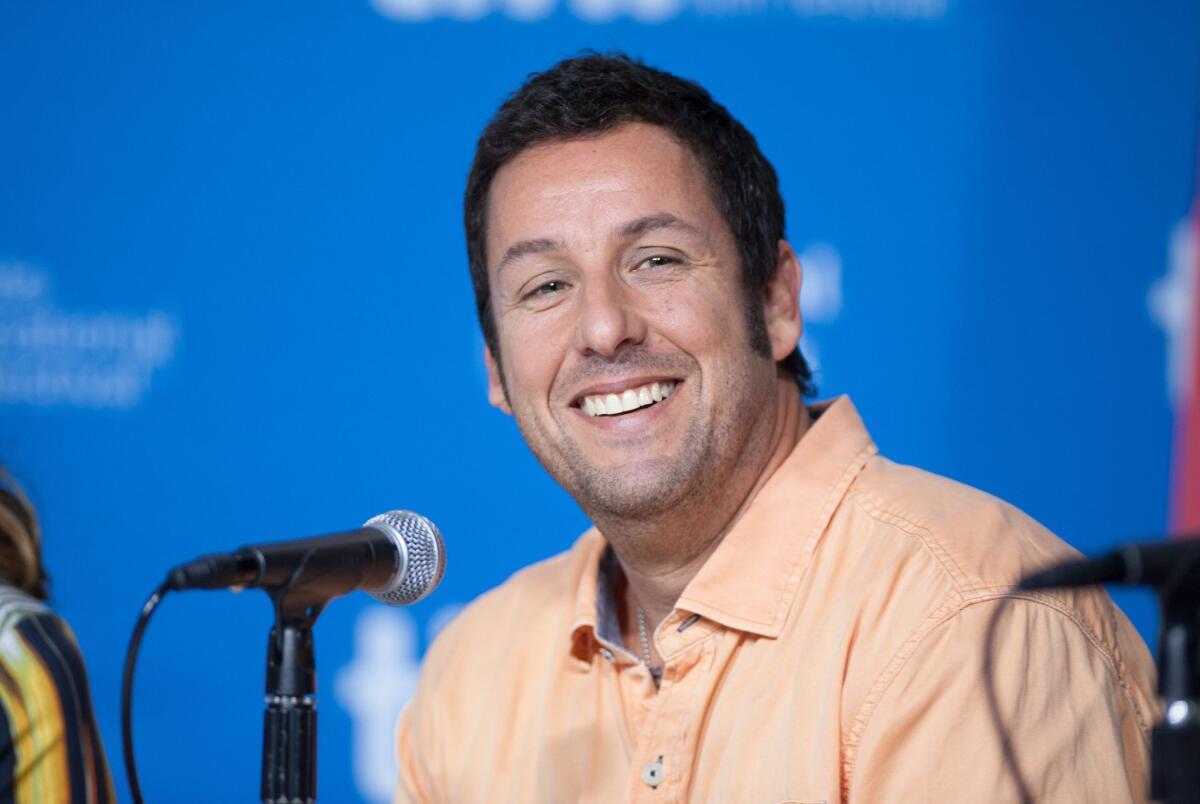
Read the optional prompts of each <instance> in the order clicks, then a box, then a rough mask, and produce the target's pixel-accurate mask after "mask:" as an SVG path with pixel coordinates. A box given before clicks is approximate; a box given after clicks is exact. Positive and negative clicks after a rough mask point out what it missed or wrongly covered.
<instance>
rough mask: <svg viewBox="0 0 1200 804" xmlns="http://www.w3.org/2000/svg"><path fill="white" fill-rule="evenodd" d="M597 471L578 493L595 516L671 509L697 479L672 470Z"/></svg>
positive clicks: (625, 515) (631, 515)
mask: <svg viewBox="0 0 1200 804" xmlns="http://www.w3.org/2000/svg"><path fill="white" fill-rule="evenodd" d="M647 474H648V473H641V472H639V473H634V474H630V473H619V472H609V473H595V474H591V475H589V476H588V477H587V478H584V479H583V480H582V482H581V483H579V484H578V485H577V486H576V489H575V493H574V497H575V499H576V501H577V502H578V503H579V505H580V507H581V508H583V510H584V511H585V512H587V513H588V515H589V516H591V517H592V518H593V519H598V518H604V517H620V518H622V519H631V518H649V517H654V516H657V515H661V514H666V513H669V512H670V511H671V510H672V509H674V508H676V507H677V506H678V505H679V504H680V503H681V502H683V501H684V500H686V499H687V498H688V496H689V495H690V493H691V492H692V487H693V486H694V482H689V478H686V477H680V476H677V475H672V474H666V475H664V474H654V475H651V476H647Z"/></svg>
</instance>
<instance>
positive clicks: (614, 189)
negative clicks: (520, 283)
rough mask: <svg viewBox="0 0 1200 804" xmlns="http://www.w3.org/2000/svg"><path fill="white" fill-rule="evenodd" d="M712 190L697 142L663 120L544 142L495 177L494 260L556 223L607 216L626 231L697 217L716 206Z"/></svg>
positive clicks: (551, 235)
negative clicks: (688, 141) (682, 138)
mask: <svg viewBox="0 0 1200 804" xmlns="http://www.w3.org/2000/svg"><path fill="white" fill-rule="evenodd" d="M698 196H699V197H698ZM710 196H711V193H710V192H709V188H708V185H707V182H706V180H705V176H704V173H703V171H702V169H701V167H700V165H699V162H698V160H696V159H695V157H694V156H693V155H692V153H691V149H690V148H688V147H687V146H684V145H683V144H681V143H680V142H679V141H678V140H677V139H676V138H675V137H674V136H673V135H672V134H671V133H670V132H668V131H666V130H665V129H663V128H660V127H658V126H651V125H647V124H644V123H634V124H628V125H625V126H622V127H620V128H618V129H614V130H613V131H611V132H608V133H606V134H603V135H598V136H591V137H587V138H578V139H570V140H556V141H553V142H548V143H542V144H539V145H536V146H533V147H530V148H528V149H527V150H525V151H523V152H522V153H520V154H518V155H517V156H516V157H515V158H514V159H513V160H511V161H510V162H509V163H508V164H506V165H505V166H504V167H503V168H501V170H500V171H498V172H497V174H496V177H495V179H494V180H493V182H492V187H491V191H490V192H489V195H488V213H487V215H488V220H487V232H488V252H489V259H488V262H489V264H491V265H495V264H496V263H497V262H498V261H499V260H500V259H501V258H502V254H500V253H497V252H499V251H503V250H506V249H508V248H509V247H511V246H512V245H513V244H514V243H515V242H517V241H533V240H538V241H541V240H553V239H555V238H557V237H558V236H559V233H557V232H554V231H552V229H553V228H554V227H556V226H566V227H578V226H581V225H591V224H593V223H600V224H602V225H603V228H604V229H607V230H611V231H612V233H614V234H619V233H621V230H623V229H624V228H625V227H633V228H637V227H641V228H643V229H645V228H660V227H662V226H663V225H664V224H667V223H675V224H678V223H681V222H689V221H690V223H691V224H693V225H694V224H695V223H697V222H696V221H694V220H691V219H693V218H695V217H697V214H700V215H703V214H705V213H707V212H709V211H710V209H711V208H712V207H711V197H710ZM592 216H602V217H604V220H603V221H593V220H591V219H590V218H591V217H592ZM668 219H672V220H668ZM632 233H634V234H635V233H636V232H632Z"/></svg>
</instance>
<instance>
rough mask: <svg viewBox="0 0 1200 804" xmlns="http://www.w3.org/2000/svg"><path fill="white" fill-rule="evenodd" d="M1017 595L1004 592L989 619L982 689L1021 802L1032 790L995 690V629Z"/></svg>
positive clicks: (1029, 802)
mask: <svg viewBox="0 0 1200 804" xmlns="http://www.w3.org/2000/svg"><path fill="white" fill-rule="evenodd" d="M1015 599H1016V598H1014V597H1012V596H1010V595H1005V596H1004V597H1001V598H1000V599H999V600H997V601H996V608H995V609H994V610H993V611H992V616H991V619H990V620H988V627H987V632H986V635H985V636H984V638H983V689H984V691H985V692H986V693H987V700H988V709H989V710H990V711H991V713H992V725H993V726H995V727H996V736H997V737H999V738H1000V753H1001V754H1002V755H1003V757H1004V767H1005V768H1006V769H1007V770H1008V773H1009V775H1010V776H1012V780H1013V784H1014V785H1016V788H1017V798H1018V800H1020V802H1021V804H1033V796H1032V795H1030V793H1029V786H1028V785H1026V784H1025V777H1023V776H1022V775H1021V766H1020V765H1018V764H1017V752H1016V749H1014V748H1013V742H1012V735H1011V734H1010V733H1009V731H1008V726H1007V725H1006V724H1005V722H1004V716H1003V714H1002V713H1001V712H1000V698H999V696H997V694H996V668H995V666H994V665H995V660H996V655H995V654H996V630H997V628H998V627H999V625H1000V615H1001V614H1003V613H1004V607H1005V605H1007V604H1009V603H1012V602H1013V600H1015Z"/></svg>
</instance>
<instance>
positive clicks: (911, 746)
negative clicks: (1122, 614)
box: [848, 599, 1149, 804]
mask: <svg viewBox="0 0 1200 804" xmlns="http://www.w3.org/2000/svg"><path fill="white" fill-rule="evenodd" d="M997 606H1001V607H1002V609H1001V611H1000V612H999V615H998V617H999V620H998V624H997V628H996V632H995V637H994V639H995V642H994V645H995V648H994V661H993V666H994V677H995V689H996V693H997V698H998V702H999V709H1000V712H1001V716H1002V719H1003V722H1004V724H1005V726H1006V728H1007V729H1008V733H1009V734H1010V735H1011V740H1012V745H1013V749H1014V752H1015V754H1016V759H1017V763H1018V764H1019V766H1020V770H1021V774H1022V777H1023V778H1024V780H1025V784H1026V786H1027V789H1028V790H1029V792H1030V794H1031V797H1032V798H1033V800H1034V801H1035V802H1043V801H1044V802H1056V804H1057V803H1059V802H1062V803H1064V804H1070V803H1071V802H1079V803H1080V804H1083V802H1096V801H1105V802H1143V801H1146V800H1147V799H1148V767H1149V765H1148V761H1149V759H1148V755H1149V743H1148V735H1147V732H1146V728H1147V723H1146V714H1147V713H1144V712H1141V711H1139V710H1138V707H1137V705H1136V703H1135V701H1134V700H1133V699H1132V697H1131V696H1130V695H1129V693H1128V688H1127V685H1126V684H1125V683H1124V679H1123V677H1122V674H1123V672H1124V668H1122V666H1121V665H1120V664H1119V662H1118V661H1117V660H1116V659H1115V658H1114V657H1113V656H1112V655H1111V654H1109V653H1108V652H1106V651H1105V650H1103V649H1102V648H1100V647H1099V643H1098V641H1097V640H1094V638H1093V637H1092V635H1091V634H1089V633H1088V632H1087V631H1086V630H1085V629H1084V626H1083V625H1082V624H1081V623H1079V622H1077V621H1076V619H1075V618H1074V617H1073V616H1072V613H1071V612H1070V610H1068V609H1065V608H1059V607H1058V606H1056V605H1055V604H1054V603H1053V602H1051V601H1048V600H1046V601H1043V600H1034V599H994V600H987V601H983V602H979V603H974V604H971V605H967V606H966V607H964V608H962V609H961V610H959V611H958V612H957V613H955V614H954V615H953V616H951V617H950V618H949V619H947V620H946V621H945V622H942V623H941V624H939V625H937V626H935V627H933V628H932V629H930V630H929V631H928V632H927V633H926V634H924V636H923V637H921V638H920V639H918V640H916V641H915V643H914V644H911V645H909V646H906V649H907V650H909V651H910V654H909V655H908V656H907V658H905V657H904V656H903V655H901V656H898V657H897V662H895V663H894V664H893V667H892V668H891V669H890V670H889V671H887V672H885V676H884V678H881V679H880V683H879V684H877V685H876V690H875V691H873V693H872V695H873V696H875V697H876V698H877V701H878V702H877V703H876V704H875V705H874V707H873V709H871V710H870V711H866V710H864V712H863V717H865V720H866V722H865V725H864V726H863V728H862V731H861V734H862V737H861V740H860V741H859V743H858V745H857V751H856V752H855V754H854V756H853V757H850V758H849V759H848V762H849V763H850V770H849V774H848V776H849V786H848V793H849V800H850V801H852V802H874V801H989V802H1008V801H1018V800H1019V797H1018V792H1017V787H1016V785H1015V783H1014V781H1013V777H1012V775H1011V773H1010V772H1009V770H1008V768H1007V766H1006V765H1005V763H1004V759H1003V755H1002V751H1001V743H1000V739H999V737H998V733H997V728H996V724H995V722H994V720H993V717H992V714H991V710H990V708H989V704H988V698H987V694H986V691H985V688H984V683H983V654H984V638H985V636H986V632H987V628H988V621H989V620H990V618H991V616H992V614H993V612H994V611H995V610H996V607H997ZM888 672H890V673H891V677H890V678H888ZM868 700H870V696H869V697H868Z"/></svg>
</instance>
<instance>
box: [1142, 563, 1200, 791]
mask: <svg viewBox="0 0 1200 804" xmlns="http://www.w3.org/2000/svg"><path fill="white" fill-rule="evenodd" d="M1171 580H1172V582H1171V583H1168V584H1164V585H1163V586H1162V587H1161V588H1160V589H1159V590H1158V591H1159V600H1160V604H1161V606H1162V623H1161V626H1160V627H1161V632H1160V634H1159V638H1158V691H1159V694H1160V695H1161V696H1162V699H1163V705H1164V706H1165V711H1164V715H1163V721H1162V722H1161V723H1159V724H1158V725H1157V726H1155V727H1154V731H1153V732H1152V735H1151V738H1150V797H1151V798H1152V799H1154V800H1155V801H1158V802H1161V804H1200V565H1197V564H1194V563H1193V565H1192V566H1190V567H1189V566H1187V563H1186V562H1185V563H1184V564H1183V565H1181V566H1180V568H1179V572H1178V573H1175V574H1174V577H1173V578H1172V579H1171Z"/></svg>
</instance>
